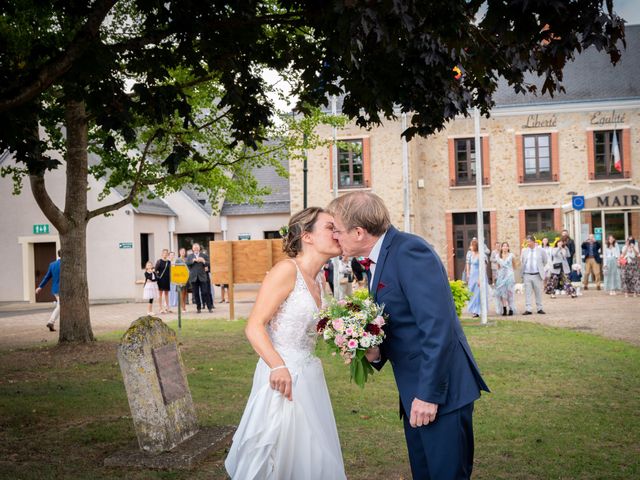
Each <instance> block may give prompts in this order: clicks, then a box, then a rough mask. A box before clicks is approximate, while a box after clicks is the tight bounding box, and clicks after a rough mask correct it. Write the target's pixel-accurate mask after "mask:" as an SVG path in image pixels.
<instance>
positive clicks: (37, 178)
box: [29, 174, 69, 234]
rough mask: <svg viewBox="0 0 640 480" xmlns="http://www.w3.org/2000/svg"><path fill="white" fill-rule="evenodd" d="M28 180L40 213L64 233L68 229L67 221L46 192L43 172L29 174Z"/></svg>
mask: <svg viewBox="0 0 640 480" xmlns="http://www.w3.org/2000/svg"><path fill="white" fill-rule="evenodd" d="M29 182H30V184H31V192H32V193H33V198H34V199H35V201H36V203H37V204H38V207H40V210H42V213H44V216H45V217H47V219H48V220H49V221H50V222H51V223H52V224H53V226H54V227H56V230H58V232H60V233H61V234H63V233H65V232H66V231H67V230H68V229H69V221H68V220H67V218H66V217H65V216H64V213H62V211H61V210H60V209H59V208H58V206H57V205H56V204H55V203H53V200H52V199H51V197H50V196H49V192H47V188H46V186H45V183H44V174H42V175H38V174H31V175H29Z"/></svg>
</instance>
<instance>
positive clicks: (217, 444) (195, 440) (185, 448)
mask: <svg viewBox="0 0 640 480" xmlns="http://www.w3.org/2000/svg"><path fill="white" fill-rule="evenodd" d="M235 429H236V428H235V427H231V426H222V427H206V428H201V429H200V430H199V431H198V433H196V434H195V435H193V436H192V437H190V438H188V439H187V440H185V441H184V442H182V443H180V444H179V445H177V446H176V447H174V448H173V449H172V450H170V451H168V452H162V453H159V454H157V455H151V454H148V453H145V452H143V451H141V450H140V447H139V446H138V444H135V445H132V446H131V448H128V449H126V450H121V451H119V452H116V453H115V454H114V455H111V456H110V457H107V458H106V459H105V460H104V465H105V467H134V468H153V469H163V470H174V469H175V470H179V469H191V468H193V467H195V466H196V464H197V463H199V462H200V461H202V460H203V459H204V458H205V457H207V456H208V455H210V454H212V453H214V452H217V451H220V450H223V449H224V448H226V447H228V446H229V445H230V444H231V439H232V438H233V434H234V432H235Z"/></svg>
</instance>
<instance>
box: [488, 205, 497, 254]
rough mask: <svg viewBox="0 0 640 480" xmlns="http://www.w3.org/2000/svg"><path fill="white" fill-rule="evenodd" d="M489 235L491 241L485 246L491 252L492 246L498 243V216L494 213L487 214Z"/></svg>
mask: <svg viewBox="0 0 640 480" xmlns="http://www.w3.org/2000/svg"><path fill="white" fill-rule="evenodd" d="M489 234H490V235H491V241H487V245H488V246H489V248H491V250H493V244H494V243H496V242H497V241H498V214H497V212H495V211H492V212H489Z"/></svg>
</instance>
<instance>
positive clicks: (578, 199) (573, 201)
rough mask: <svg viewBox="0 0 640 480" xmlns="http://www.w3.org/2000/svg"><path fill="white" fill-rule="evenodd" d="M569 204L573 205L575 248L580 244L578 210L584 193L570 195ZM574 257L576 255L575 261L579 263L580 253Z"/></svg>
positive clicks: (581, 206)
mask: <svg viewBox="0 0 640 480" xmlns="http://www.w3.org/2000/svg"><path fill="white" fill-rule="evenodd" d="M571 206H572V207H573V218H574V219H575V222H574V229H575V232H574V234H573V237H574V238H573V239H574V241H575V242H576V248H578V246H579V245H582V238H581V237H582V232H581V226H580V223H581V222H580V216H581V215H580V210H582V209H583V208H584V195H574V196H573V197H571ZM576 257H577V262H578V263H580V255H576Z"/></svg>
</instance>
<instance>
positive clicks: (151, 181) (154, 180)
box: [140, 147, 284, 186]
mask: <svg viewBox="0 0 640 480" xmlns="http://www.w3.org/2000/svg"><path fill="white" fill-rule="evenodd" d="M283 148H284V147H275V148H272V149H270V150H267V151H265V152H260V153H257V154H255V155H249V156H244V155H243V156H241V157H239V158H236V159H235V160H233V161H231V162H215V163H212V164H209V165H206V166H204V167H201V168H196V169H195V170H189V171H187V172H180V173H175V174H173V175H166V176H163V177H158V178H151V179H148V180H142V181H141V182H140V183H142V184H143V185H148V186H150V185H158V184H159V183H162V182H166V181H167V180H169V179H173V180H175V179H178V178H185V177H191V176H193V175H194V174H196V173H207V172H211V171H213V170H215V169H216V168H218V167H230V166H232V165H235V164H236V163H240V162H244V161H245V160H250V159H252V158H256V157H259V156H262V155H267V154H270V153H273V152H276V151H278V150H282V149H283ZM190 150H193V149H191V148H190Z"/></svg>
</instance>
